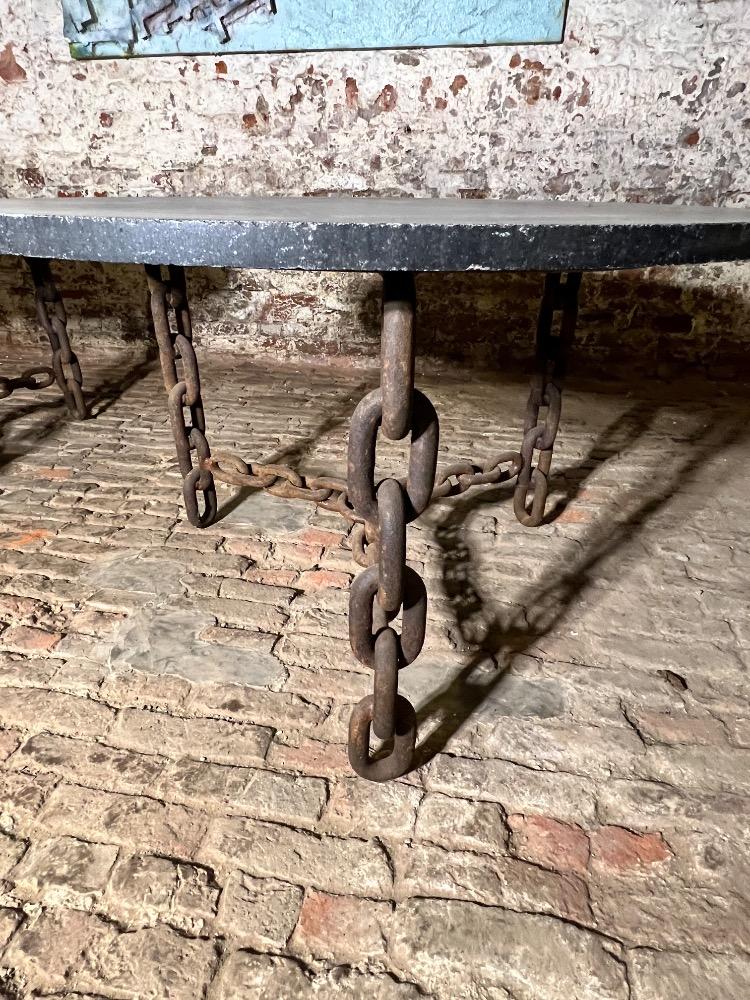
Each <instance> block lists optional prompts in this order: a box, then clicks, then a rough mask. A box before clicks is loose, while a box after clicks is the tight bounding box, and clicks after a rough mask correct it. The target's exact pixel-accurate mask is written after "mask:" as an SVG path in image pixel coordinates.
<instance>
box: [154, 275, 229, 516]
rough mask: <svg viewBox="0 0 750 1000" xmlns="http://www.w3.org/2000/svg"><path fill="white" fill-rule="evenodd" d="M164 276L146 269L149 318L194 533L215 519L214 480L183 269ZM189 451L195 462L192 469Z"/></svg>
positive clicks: (216, 504) (186, 506)
mask: <svg viewBox="0 0 750 1000" xmlns="http://www.w3.org/2000/svg"><path fill="white" fill-rule="evenodd" d="M168 274H169V276H168V278H167V279H165V278H164V274H163V270H162V268H161V266H160V265H158V264H146V279H147V281H148V287H149V292H150V294H151V315H152V317H153V321H154V332H155V334H156V341H157V344H158V346H159V360H160V362H161V370H162V375H163V377H164V388H165V389H166V390H167V393H168V405H169V421H170V424H171V427H172V435H173V437H174V442H175V448H176V450H177V460H178V462H179V465H180V472H181V473H182V478H183V494H184V497H185V508H186V510H187V516H188V520H189V521H190V523H191V524H193V525H195V527H196V528H207V527H208V525H210V524H213V522H214V520H215V519H216V514H217V510H218V503H217V498H216V486H215V485H214V477H213V475H212V473H211V471H210V468H209V464H210V459H211V449H210V448H209V445H208V441H207V439H206V418H205V415H204V412H203V400H202V398H201V385H200V374H199V371H198V359H197V358H196V356H195V350H194V348H193V331H192V323H191V319H190V309H189V307H188V298H187V285H186V283H185V269H184V268H182V267H173V266H172V265H170V267H169V269H168ZM170 309H171V311H172V313H173V316H174V328H173V327H172V324H171V323H170V315H169V313H170ZM178 362H180V365H179V370H178V364H177V363H178ZM186 407H187V408H188V409H189V410H190V424H189V425H188V424H186V423H185V408H186ZM193 451H194V452H195V453H196V457H197V464H196V466H195V467H193V457H192V452H193ZM199 492H201V493H203V512H202V513H201V511H200V508H199V505H198V493H199Z"/></svg>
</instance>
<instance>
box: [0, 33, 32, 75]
mask: <svg viewBox="0 0 750 1000" xmlns="http://www.w3.org/2000/svg"><path fill="white" fill-rule="evenodd" d="M25 79H26V70H25V69H24V68H23V66H19V64H18V62H17V60H16V57H15V56H14V55H13V44H12V43H11V42H7V43H6V45H5V46H4V47H3V48H2V49H0V80H5V82H6V83H22V82H23V81H24V80H25Z"/></svg>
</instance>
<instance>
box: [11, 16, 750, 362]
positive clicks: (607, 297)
mask: <svg viewBox="0 0 750 1000" xmlns="http://www.w3.org/2000/svg"><path fill="white" fill-rule="evenodd" d="M32 6H33V14H31V13H29V11H30V9H31V8H32ZM61 23H62V22H61V13H60V10H59V8H58V3H57V0H38V2H36V3H35V4H34V5H21V4H16V5H14V8H13V9H9V5H7V4H6V5H4V6H3V7H2V8H0V101H1V102H2V115H0V142H2V147H3V150H4V155H3V158H2V161H0V195H4V196H8V197H31V196H35V195H49V196H60V197H69V196H79V195H87V196H93V195H94V194H98V193H107V194H110V195H141V194H158V195H163V196H169V195H181V194H184V195H191V194H212V195H216V194H232V195H239V194H264V193H289V194H300V193H307V194H319V195H325V194H328V193H330V192H347V193H350V194H353V195H358V196H368V195H374V194H388V195H401V196H416V197H423V196H429V195H443V196H453V197H457V196H461V197H499V196H506V197H525V198H530V197H537V198H539V197H547V198H552V197H559V198H569V199H572V198H592V199H602V200H613V199H615V200H637V201H661V202H693V203H701V204H740V203H743V202H747V201H748V200H749V198H750V180H749V168H748V164H750V134H749V131H748V125H749V124H750V118H749V117H748V115H749V113H748V109H747V97H748V93H749V92H750V91H748V89H747V81H748V79H750V2H748V0H716V2H711V3H700V2H698V3H696V2H690V3H688V2H674V0H672V2H667V0H664V2H662V3H661V4H653V3H649V2H645V0H629V2H628V3H626V4H623V3H621V2H615V0H572V2H571V7H570V11H569V17H568V24H567V38H566V42H565V43H564V44H563V45H562V46H510V47H499V48H491V49H478V48H474V49H445V50H427V51H421V50H420V51H410V52H377V53H372V52H370V53H354V52H344V53H341V52H339V53H315V54H312V55H304V54H290V55H282V56H278V55H277V56H264V55H254V56H253V55H247V56H226V57H224V58H218V57H217V58H213V57H203V58H199V59H193V58H167V59H163V58H162V59H149V60H123V61H100V62H94V63H80V62H79V63H76V62H73V61H72V60H71V59H70V57H69V55H68V51H67V47H66V44H65V42H64V40H63V37H62V28H61ZM58 273H59V275H60V279H61V285H62V287H63V290H64V291H65V293H66V296H67V300H68V305H69V309H70V313H71V329H72V332H73V334H74V336H75V338H76V341H77V343H78V344H80V345H86V344H87V343H93V342H94V341H96V343H97V344H98V345H99V346H102V345H107V344H110V343H113V342H118V341H123V340H134V339H141V338H143V337H144V336H147V335H148V333H147V323H146V319H145V294H144V288H143V282H142V280H141V276H140V273H139V271H138V269H137V268H128V267H106V268H101V267H97V266H94V265H70V264H65V265H63V264H61V265H59V266H58ZM647 277H648V281H647V282H644V280H643V275H642V274H640V273H623V274H619V275H600V276H590V277H589V278H588V279H587V280H586V282H585V286H584V295H583V303H582V306H583V309H582V319H581V326H580V337H581V347H580V349H579V350H580V353H581V354H583V355H584V356H588V357H589V358H590V359H591V360H592V361H594V362H600V361H602V360H603V359H605V358H606V359H609V360H612V359H614V360H616V361H618V362H620V361H622V362H625V363H633V362H637V363H638V364H639V365H641V366H642V367H643V368H645V369H647V370H651V371H653V370H656V369H659V370H662V371H670V370H672V369H674V368H675V367H679V366H680V365H681V364H683V363H686V362H698V363H700V364H702V365H705V366H706V367H708V368H709V369H711V370H712V371H720V372H724V373H726V372H731V371H732V368H733V365H734V364H735V363H736V362H738V361H739V360H741V359H745V358H747V357H749V356H750V323H749V322H748V314H749V312H750V269H748V268H747V267H745V266H740V265H730V266H723V267H722V266H705V267H695V268H686V269H683V270H672V269H660V270H658V271H653V272H652V273H651V274H649V275H648V276H647ZM190 280H191V290H192V296H193V308H194V312H195V316H196V328H197V329H196V334H197V337H198V338H199V340H200V341H201V342H202V343H203V344H212V345H215V346H217V347H222V348H230V349H236V350H241V349H244V348H246V347H247V346H248V344H249V343H250V344H251V345H252V350H253V353H256V354H257V353H258V352H269V353H271V354H273V355H280V356H283V357H287V358H299V357H302V356H307V355H317V354H320V353H323V354H324V355H325V356H326V357H329V358H332V359H341V360H343V361H345V362H346V363H349V362H350V361H351V358H352V357H355V358H365V359H366V358H368V357H371V356H372V355H373V353H374V352H375V351H376V350H377V298H376V281H377V279H375V278H373V277H371V276H337V275H331V274H325V275H279V274H276V275H274V274H268V273H260V272H242V273H240V272H233V271H213V272H211V271H206V270H198V271H194V272H192V273H191V279H190ZM540 284H541V279H540V278H539V277H538V276H533V275H529V276H513V277H507V276H495V277H493V276H479V275H470V276H455V277H448V278H444V277H429V276H427V277H425V278H423V279H421V282H420V287H421V291H422V295H421V310H422V313H421V327H422V341H423V348H424V350H425V352H426V353H428V354H430V355H431V356H433V357H435V358H437V359H440V360H443V361H454V360H455V359H457V358H458V359H460V360H468V361H473V362H481V363H496V362H499V361H502V360H505V359H506V358H507V356H508V352H509V349H510V353H511V354H512V355H514V356H526V355H527V354H528V351H529V344H530V337H531V332H532V330H533V322H534V299H535V296H536V293H537V291H538V290H539V288H540ZM467 331H469V332H468V334H467ZM37 336H38V334H37V332H36V330H35V328H34V325H33V307H32V303H31V301H30V299H29V296H28V290H27V281H26V278H25V275H24V274H23V271H22V269H21V268H20V267H19V266H18V264H17V262H14V261H12V260H10V259H9V258H0V338H1V339H2V340H4V341H5V342H6V343H7V342H8V341H9V342H11V343H16V342H20V341H21V340H24V341H25V342H28V340H29V338H30V337H31V338H34V337H37Z"/></svg>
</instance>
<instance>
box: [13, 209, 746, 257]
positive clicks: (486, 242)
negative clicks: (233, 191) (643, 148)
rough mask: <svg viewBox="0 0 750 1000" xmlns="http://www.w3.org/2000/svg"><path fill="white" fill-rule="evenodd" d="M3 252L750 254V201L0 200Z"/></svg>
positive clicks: (114, 254)
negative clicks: (708, 204) (742, 204)
mask: <svg viewBox="0 0 750 1000" xmlns="http://www.w3.org/2000/svg"><path fill="white" fill-rule="evenodd" d="M0 253H6V254H17V255H18V254H22V255H25V256H31V257H51V258H58V259H65V260H95V261H110V262H129V263H153V264H182V265H185V266H198V265H203V266H221V265H226V266H230V267H252V268H269V269H274V270H279V269H287V270H309V271H388V270H392V271H509V270H524V271H526V270H528V271H548V270H549V271H568V270H606V269H612V268H628V267H645V266H649V265H655V264H691V263H703V262H707V261H725V260H747V259H750V209H747V208H723V209H720V208H704V207H683V206H676V205H644V204H623V203H619V202H616V203H606V204H597V203H587V202H569V201H549V202H539V201H496V200H464V199H454V198H416V199H415V198H401V199H396V198H388V199H386V198H352V197H347V198H344V197H336V198H325V197H316V198H283V197H278V198H75V199H46V198H29V199H24V200H18V201H13V200H9V199H5V200H2V199H0Z"/></svg>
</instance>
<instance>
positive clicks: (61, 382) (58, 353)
mask: <svg viewBox="0 0 750 1000" xmlns="http://www.w3.org/2000/svg"><path fill="white" fill-rule="evenodd" d="M26 263H27V264H28V267H29V271H30V272H31V280H32V281H33V282H34V294H35V297H36V312H37V317H38V319H39V322H40V324H41V326H42V328H43V330H44V332H45V333H46V334H47V339H48V340H49V342H50V347H51V348H52V371H53V373H54V377H55V381H56V382H57V384H58V386H59V388H60V392H62V394H63V399H64V400H65V405H66V406H67V408H68V410H69V411H70V413H71V415H72V416H74V417H76V418H77V419H78V420H83V419H84V418H85V417H86V414H87V409H86V402H85V400H84V398H83V389H82V388H81V387H82V385H83V376H82V374H81V366H80V364H79V363H78V358H77V357H76V355H75V353H74V352H73V350H72V348H71V346H70V339H69V337H68V317H67V313H66V312H65V305H64V303H63V300H62V296H61V295H60V292H59V291H58V289H57V286H56V285H55V279H54V277H53V275H52V268H51V267H50V263H49V261H48V260H46V259H44V258H41V257H27V258H26ZM45 372H46V369H45ZM32 388H41V386H34V387H32Z"/></svg>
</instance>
